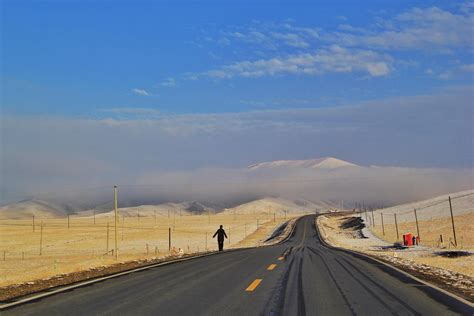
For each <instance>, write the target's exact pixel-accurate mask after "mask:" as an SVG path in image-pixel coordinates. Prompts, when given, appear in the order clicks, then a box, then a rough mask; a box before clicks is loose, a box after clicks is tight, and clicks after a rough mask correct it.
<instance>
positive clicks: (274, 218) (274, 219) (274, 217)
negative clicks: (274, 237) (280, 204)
mask: <svg viewBox="0 0 474 316" xmlns="http://www.w3.org/2000/svg"><path fill="white" fill-rule="evenodd" d="M273 222H274V223H275V222H276V215H275V212H273Z"/></svg>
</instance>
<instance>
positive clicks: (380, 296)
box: [2, 216, 473, 315]
mask: <svg viewBox="0 0 474 316" xmlns="http://www.w3.org/2000/svg"><path fill="white" fill-rule="evenodd" d="M314 220H315V216H306V217H303V218H302V219H300V220H299V221H298V222H297V226H296V229H295V232H294V235H293V236H292V237H291V238H290V239H289V240H288V241H287V242H285V243H283V244H280V245H276V246H271V247H262V248H254V249H246V250H241V251H232V252H224V253H221V254H218V255H213V256H208V257H203V258H197V259H193V260H189V261H184V262H180V263H174V264H170V265H165V266H161V267H156V268H151V269H148V270H145V271H141V272H136V273H132V274H129V275H125V276H121V277H118V278H115V279H111V280H107V281H103V282H100V283H95V284H93V285H89V286H85V287H81V288H77V289H74V290H71V291H69V292H65V293H60V294H56V295H53V296H50V297H47V298H43V299H41V300H38V301H35V302H31V303H28V304H25V305H21V306H18V307H16V308H13V309H10V310H7V311H4V312H3V313H2V314H5V315H30V314H31V315H33V314H34V315H98V314H120V315H390V314H392V315H449V314H465V315H471V314H473V309H472V308H471V307H470V306H469V305H465V304H463V303H461V302H459V301H457V300H455V299H453V298H451V297H450V296H447V295H445V294H443V293H442V292H439V291H436V290H433V289H432V288H430V287H428V286H426V285H423V284H421V283H418V282H415V281H413V280H411V279H410V278H408V277H406V276H405V275H403V274H401V273H399V272H396V271H395V270H393V269H391V268H388V267H386V266H385V265H382V264H379V263H377V262H374V261H372V260H369V259H365V258H364V257H360V256H358V255H354V254H350V253H346V252H344V251H340V250H333V249H329V248H326V247H325V246H323V245H322V244H321V242H320V240H319V237H318V235H317V232H316V230H315V226H314ZM282 257H285V258H284V259H283V258H282ZM271 265H275V266H272V267H273V269H271V267H270V266H271ZM258 280H261V281H260V282H259V281H258Z"/></svg>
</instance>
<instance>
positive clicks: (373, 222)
mask: <svg viewBox="0 0 474 316" xmlns="http://www.w3.org/2000/svg"><path fill="white" fill-rule="evenodd" d="M370 212H371V213H372V226H374V227H375V219H374V209H373V208H372V207H371V208H370Z"/></svg>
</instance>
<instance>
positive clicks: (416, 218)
mask: <svg viewBox="0 0 474 316" xmlns="http://www.w3.org/2000/svg"><path fill="white" fill-rule="evenodd" d="M413 210H414V211H415V221H416V235H417V236H418V238H419V239H420V241H421V237H420V227H419V226H418V215H417V214H416V208H414V209H413Z"/></svg>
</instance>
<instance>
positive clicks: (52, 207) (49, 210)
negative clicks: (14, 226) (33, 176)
mask: <svg viewBox="0 0 474 316" xmlns="http://www.w3.org/2000/svg"><path fill="white" fill-rule="evenodd" d="M66 214H67V211H66V210H65V208H63V207H62V206H60V205H56V204H54V203H51V202H46V201H42V200H36V199H35V200H27V201H21V202H18V203H13V204H9V205H6V206H2V207H0V218H11V219H17V218H27V217H32V216H33V215H34V216H36V217H43V218H50V217H61V216H65V215H66Z"/></svg>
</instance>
